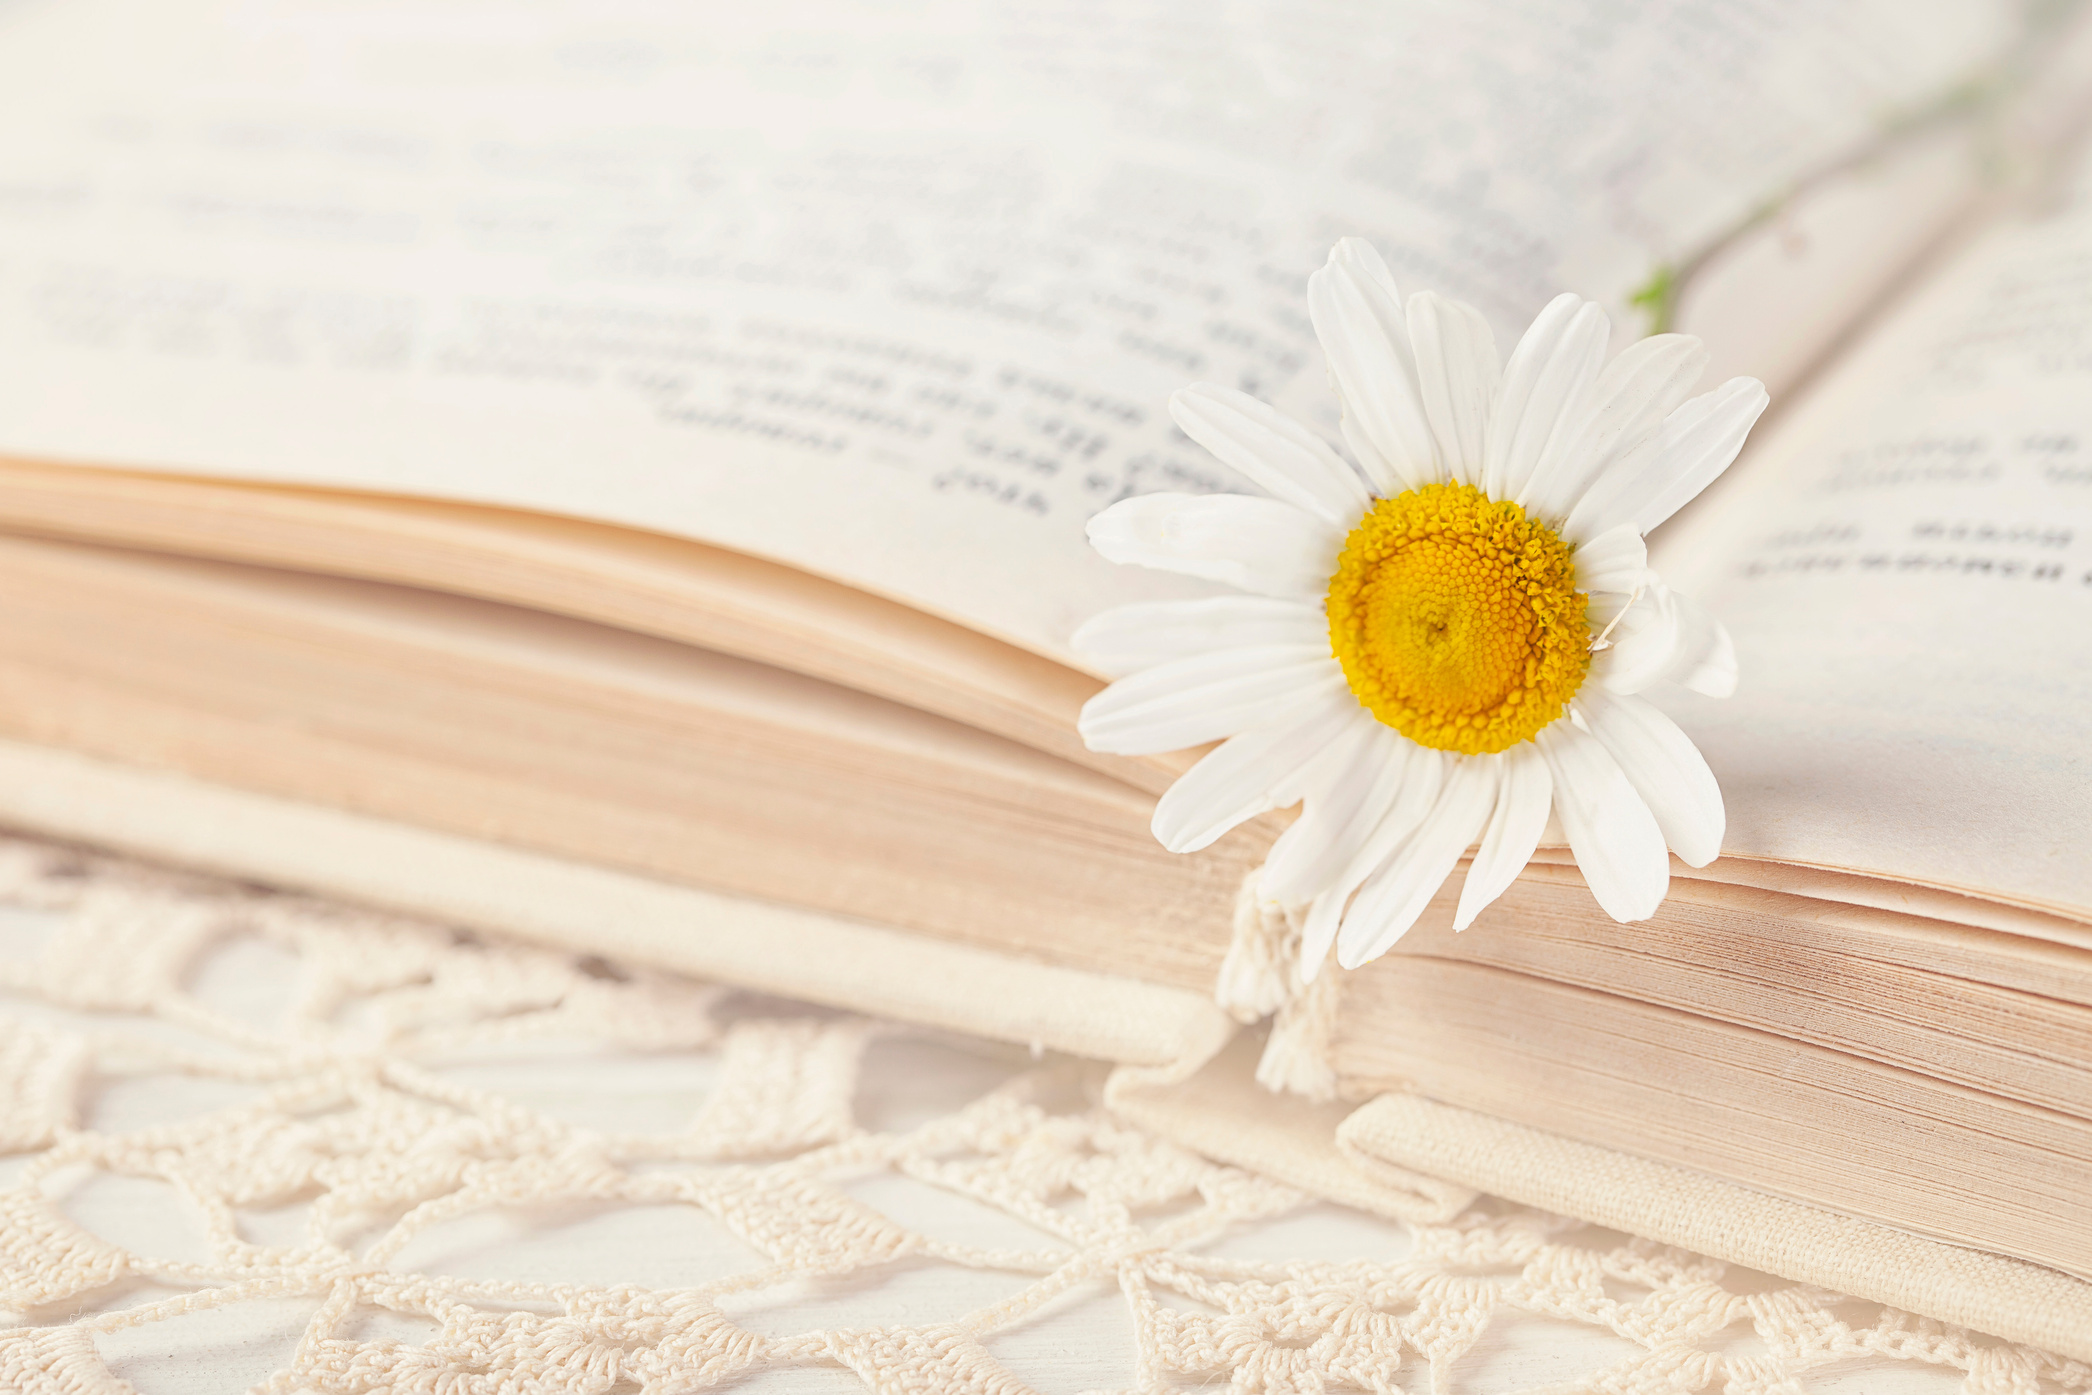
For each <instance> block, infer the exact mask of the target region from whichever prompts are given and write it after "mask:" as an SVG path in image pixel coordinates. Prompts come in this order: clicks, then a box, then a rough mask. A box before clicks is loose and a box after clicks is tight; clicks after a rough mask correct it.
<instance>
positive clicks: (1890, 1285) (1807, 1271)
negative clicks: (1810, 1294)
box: [1338, 1095, 2092, 1360]
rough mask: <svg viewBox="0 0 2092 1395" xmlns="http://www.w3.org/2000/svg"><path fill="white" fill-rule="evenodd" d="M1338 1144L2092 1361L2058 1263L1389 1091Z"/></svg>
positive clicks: (2089, 1308) (2077, 1287)
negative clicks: (1846, 1212) (1993, 1250)
mask: <svg viewBox="0 0 2092 1395" xmlns="http://www.w3.org/2000/svg"><path fill="white" fill-rule="evenodd" d="M1338 1137H1339V1140H1340V1142H1341V1143H1342V1144H1343V1146H1344V1147H1345V1148H1347V1149H1349V1150H1352V1151H1355V1152H1358V1153H1361V1154H1364V1155H1366V1156H1369V1157H1374V1158H1379V1159H1382V1160H1385V1161H1387V1162H1390V1163H1394V1164H1396V1165H1399V1166H1403V1167H1410V1168H1415V1169H1417V1170H1419V1171H1422V1172H1428V1173H1433V1174H1436V1175H1438V1176H1442V1177H1452V1178H1458V1179H1459V1180H1461V1181H1462V1182H1466V1183H1469V1184H1471V1185H1473V1186H1477V1187H1481V1188H1483V1189H1485V1190H1487V1191H1489V1192H1490V1193H1492V1194H1494V1195H1497V1196H1501V1197H1505V1198H1508V1199H1509V1200H1512V1201H1520V1202H1524V1203H1525V1204H1527V1205H1530V1206H1542V1207H1545V1208H1547V1209H1548V1210H1551V1211H1559V1212H1561V1213H1563V1214H1565V1215H1571V1216H1576V1217H1578V1218H1580V1219H1583V1220H1588V1221H1591V1222H1594V1223H1596V1224H1598V1225H1605V1226H1612V1227H1615V1228H1617V1229H1621V1230H1628V1231H1632V1232H1634V1233H1635V1234H1637V1235H1644V1236H1647V1237H1649V1238H1650V1239H1652V1240H1658V1241H1661V1242H1663V1243H1665V1244H1671V1245H1681V1246H1685V1247H1687V1248H1690V1249H1694V1250H1698V1251H1700V1252H1702V1253H1703V1254H1709V1255H1713V1256H1714V1257H1716V1258H1717V1259H1725V1260H1730V1261H1733V1262H1735V1263H1738V1264H1746V1265H1749V1266H1750V1267H1751V1268H1753V1269H1762V1270H1765V1271H1766V1272H1768V1273H1772V1274H1777V1275H1780V1276H1782V1277H1784V1278H1789V1279H1796V1280H1799V1281H1801V1282H1804V1283H1811V1284H1818V1285H1821V1286H1822V1287H1824V1288H1828V1289H1833V1290H1836V1291H1838V1292H1840V1293H1848V1294H1851V1295H1853V1296H1854V1297H1856V1298H1865V1299H1869V1300H1872V1301H1874V1302H1877V1303H1887V1304H1890V1305H1893V1306H1895V1307H1899V1308H1908V1309H1910V1310H1911V1311H1912V1312H1917V1313H1922V1314H1924V1315H1925V1316H1927V1317H1934V1318H1939V1319H1941V1320H1943V1321H1946V1322H1952V1323H1959V1324H1962V1325H1964V1326H1968V1327H1973V1328H1976V1329H1978V1330H1979V1331H1983V1332H1989V1333H1994V1334H1996V1335H1997V1336H2000V1337H2004V1338H2007V1339H2009V1340H2012V1341H2020V1342H2029V1343H2032V1344H2033V1345H2036V1346H2042V1347H2047V1348H2049V1349H2051V1350H2053V1351H2056V1352H2059V1353H2061V1354H2063V1355H2065V1356H2071V1357H2075V1358H2077V1359H2079V1360H2092V1284H2088V1283H2086V1282H2084V1281H2083V1280H2080V1279H2074V1278H2071V1277H2069V1276H2068V1275H2065V1274H2059V1273H2057V1272H2056V1271H2054V1270H2052V1269H2043V1268H2040V1267H2039V1266H2036V1265H2031V1264H2024V1263H2021V1262H2020V1261H2018V1260H2012V1259H2006V1258H2004V1257H2003V1256H2000V1255H1993V1254H1987V1253H1984V1252H1983V1251H1980V1250H1970V1249H1963V1248H1960V1247H1958V1246H1954V1245H1948V1244H1944V1243H1942V1242H1940V1241H1937V1240H1929V1239H1925V1238H1923V1237H1920V1236H1916V1235H1912V1234H1910V1233H1908V1232H1906V1231H1901V1230H1896V1229H1892V1228H1890V1227H1888V1226H1883V1225H1876V1224H1873V1223H1871V1222H1868V1221H1861V1220H1855V1219H1853V1218H1852V1217H1849V1216H1841V1215H1838V1214H1836V1213H1835V1212H1830V1211H1824V1210H1819V1209H1818V1208H1816V1207H1813V1206H1805V1205H1802V1204H1801V1203H1799V1202H1793V1201H1785V1200H1782V1199H1780V1198H1777V1197H1772V1196H1767V1195H1765V1194H1763V1193H1761V1192H1755V1191H1751V1190H1750V1189H1748V1188H1745V1187H1739V1186H1736V1185H1734V1184H1732V1183H1728V1182H1720V1181H1716V1180H1715V1179H1713V1178H1711V1177H1707V1176H1705V1175H1703V1174H1701V1173H1697V1172H1693V1171H1690V1170H1688V1169H1686V1168H1680V1167H1672V1166H1668V1165H1666V1164H1663V1163H1656V1162H1649V1161H1646V1160H1644V1159H1641V1158H1635V1157H1630V1156H1628V1155H1627V1154H1625V1153H1616V1152H1613V1151H1612V1150H1610V1149H1607V1148H1599V1147H1595V1146H1593V1145H1591V1144H1588V1143H1577V1142H1572V1141H1571V1140H1569V1139H1566V1138H1562V1137H1560V1136H1558V1135H1555V1134H1549V1133H1542V1132H1540V1131H1539V1130H1537V1129H1530V1128H1526V1127H1523V1126H1522V1125H1518V1124H1512V1123H1507V1122H1505V1121H1504V1120H1501V1119H1495V1118H1491V1117H1489V1116H1487V1115H1483V1114H1476V1113H1473V1112H1471V1111H1468V1110H1464V1109H1455V1108H1453V1107H1452V1106H1449V1105H1443V1104H1438V1103H1435V1102H1433V1101H1431V1100H1427V1099H1423V1098H1421V1097H1419V1096H1415V1095H1383V1096H1381V1097H1380V1098H1379V1099H1376V1100H1374V1101H1373V1102H1372V1103H1371V1104H1368V1105H1366V1106H1365V1107H1364V1108H1362V1109H1360V1110H1359V1111H1358V1112H1357V1113H1356V1114H1353V1115H1352V1116H1351V1117H1350V1118H1349V1119H1347V1120H1346V1121H1345V1122H1344V1125H1343V1128H1342V1129H1341V1131H1340V1132H1339V1135H1338Z"/></svg>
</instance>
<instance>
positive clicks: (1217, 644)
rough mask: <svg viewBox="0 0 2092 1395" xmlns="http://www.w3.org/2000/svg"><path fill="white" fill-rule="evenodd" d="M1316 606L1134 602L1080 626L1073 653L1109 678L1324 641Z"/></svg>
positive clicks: (1266, 599) (1240, 600) (1215, 599)
mask: <svg viewBox="0 0 2092 1395" xmlns="http://www.w3.org/2000/svg"><path fill="white" fill-rule="evenodd" d="M1328 636H1329V620H1328V617H1326V616H1325V615H1324V614H1323V613H1322V607H1320V606H1318V605H1313V604H1310V603H1308V602H1305V601H1282V600H1278V599H1276V598H1275V597H1271V596H1203V597H1200V598H1199V599H1197V600H1192V601H1138V602H1136V603H1134V604H1133V605H1122V606H1115V607H1113V608H1112V609H1110V610H1107V611H1102V612H1100V613H1098V614H1096V615H1093V616H1091V617H1090V618H1089V619H1088V620H1086V621H1084V622H1083V624H1082V627H1081V628H1080V629H1078V630H1076V631H1075V635H1074V638H1073V640H1072V641H1071V643H1072V644H1073V645H1074V647H1075V652H1076V653H1078V654H1080V655H1082V657H1083V658H1084V659H1086V660H1088V661H1089V662H1090V663H1091V664H1094V665H1095V666H1096V667H1097V668H1099V669H1102V670H1103V671H1104V672H1106V673H1108V674H1110V675H1111V676H1112V677H1114V678H1117V677H1121V676H1123V675H1125V674H1128V673H1138V672H1139V671H1140V670H1142V669H1144V668H1153V667H1154V666H1155V665H1156V664H1166V663H1168V662H1170V661H1171V660H1172V659H1184V658H1189V657H1190V656H1191V655H1193V654H1209V653H1211V652H1213V651H1214V650H1216V649H1239V648H1243V647H1246V646H1251V645H1265V644H1314V643H1316V642H1317V641H1324V642H1326V641H1327V639H1328Z"/></svg>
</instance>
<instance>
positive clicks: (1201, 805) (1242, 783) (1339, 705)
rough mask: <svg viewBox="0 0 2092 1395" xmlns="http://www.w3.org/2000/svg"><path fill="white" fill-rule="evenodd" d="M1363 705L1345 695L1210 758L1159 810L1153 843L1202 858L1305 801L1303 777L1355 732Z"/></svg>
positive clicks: (1327, 696) (1263, 725)
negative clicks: (1237, 832) (1218, 842)
mask: <svg viewBox="0 0 2092 1395" xmlns="http://www.w3.org/2000/svg"><path fill="white" fill-rule="evenodd" d="M1357 711H1358V703H1357V701H1356V700H1354V699H1353V698H1352V696H1351V694H1350V692H1349V691H1348V690H1346V691H1338V692H1325V693H1324V694H1322V696H1320V697H1319V698H1317V699H1316V700H1314V701H1312V702H1310V703H1308V704H1307V705H1306V706H1304V707H1298V708H1293V709H1291V710H1289V711H1288V712H1286V713H1285V715H1283V716H1280V717H1274V718H1272V719H1270V720H1269V721H1264V722H1259V723H1258V724H1257V725H1256V726H1253V727H1251V728H1250V729H1249V730H1247V731H1245V732H1243V733H1242V734H1241V735H1239V736H1233V737H1230V738H1229V739H1228V740H1226V741H1223V742H1222V743H1221V744H1220V745H1219V746H1217V747H1215V748H1214V749H1213V750H1211V751H1209V752H1207V754H1206V755H1205V757H1204V758H1203V759H1201V760H1200V761H1199V763H1198V764H1197V765H1194V766H1193V767H1191V769H1189V770H1187V771H1185V772H1184V773H1183V774H1182V775H1181V776H1179V777H1178V779H1177V782H1176V783H1175V784H1173V785H1171V786H1170V787H1169V789H1168V790H1167V791H1166V792H1165V793H1164V794H1163V796H1162V798H1161V799H1159V800H1157V801H1156V804H1155V819H1154V824H1153V827H1154V830H1155V840H1156V841H1157V842H1159V843H1161V844H1162V846H1164V847H1165V848H1168V849H1169V850H1170V851H1171V852H1173V853H1187V852H1197V851H1198V850H1199V849H1200V848H1203V847H1206V846H1208V845H1209V844H1211V843H1212V842H1213V841H1214V840H1215V839H1216V838H1218V837H1220V836H1221V835H1222V834H1223V833H1226V832H1227V831H1228V830H1229V829H1231V828H1233V827H1235V826H1236V825H1237V824H1239V823H1242V822H1243V821H1244V820H1245V819H1253V818H1255V817H1256V816H1257V815H1258V814H1262V813H1267V812H1269V811H1270V810H1273V809H1279V808H1283V807H1284V806H1286V805H1288V804H1291V803H1293V802H1294V801H1295V800H1297V799H1299V798H1300V794H1299V792H1298V788H1297V783H1296V781H1297V778H1298V776H1299V775H1300V773H1301V770H1302V768H1303V767H1304V766H1306V765H1307V764H1308V763H1309V762H1310V761H1312V760H1314V759H1315V757H1316V756H1318V755H1320V754H1321V753H1322V752H1323V751H1324V750H1326V749H1327V748H1328V747H1329V746H1330V745H1331V744H1332V743H1333V742H1336V741H1338V740H1340V739H1341V738H1342V737H1343V736H1344V734H1345V733H1346V732H1347V731H1348V730H1349V729H1350V722H1349V719H1350V717H1351V716H1352V714H1353V713H1356V712H1357Z"/></svg>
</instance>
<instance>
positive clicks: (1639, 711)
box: [1574, 687, 1727, 867]
mask: <svg viewBox="0 0 2092 1395" xmlns="http://www.w3.org/2000/svg"><path fill="white" fill-rule="evenodd" d="M1574 707H1575V710H1576V711H1578V712H1580V713H1582V714H1583V720H1584V724H1585V725H1586V726H1588V727H1589V728H1590V730H1591V735H1593V736H1595V737H1597V738H1598V740H1599V741H1600V742H1601V743H1602V744H1603V745H1604V746H1605V749H1606V750H1607V751H1609V752H1611V753H1612V757H1613V759H1614V760H1616V761H1618V762H1619V763H1620V769H1621V770H1623V771H1624V772H1626V775H1627V779H1628V782H1629V783H1630V784H1632V785H1633V786H1634V789H1635V793H1637V794H1639V795H1640V796H1641V797H1642V802H1643V803H1644V804H1647V805H1648V806H1649V812H1650V813H1651V814H1652V815H1654V816H1655V818H1656V826H1657V827H1658V828H1660V829H1662V830H1663V837H1664V841H1665V842H1667V843H1669V844H1670V845H1671V851H1672V852H1675V853H1677V854H1678V856H1680V857H1682V858H1684V859H1685V862H1686V865H1687V866H1689V867H1705V866H1706V865H1707V864H1708V863H1710V862H1712V861H1714V859H1715V858H1716V857H1718V856H1720V855H1721V850H1722V830H1723V828H1724V826H1725V825H1726V821H1727V816H1726V815H1725V813H1724V812H1723V809H1722V791H1721V786H1720V785H1719V784H1717V783H1716V782H1715V779H1714V772H1713V771H1712V770H1709V769H1708V768H1707V760H1706V757H1704V756H1702V755H1701V754H1700V750H1699V748H1698V747H1697V746H1695V745H1693V744H1692V738H1691V737H1689V736H1687V735H1686V734H1685V733H1684V732H1682V731H1680V730H1679V729H1678V724H1677V723H1676V722H1674V721H1672V720H1671V719H1670V718H1669V717H1666V716H1665V715H1664V714H1663V713H1661V712H1659V711H1657V710H1656V708H1654V707H1652V706H1651V705H1650V704H1649V703H1647V702H1645V701H1643V700H1642V699H1641V698H1637V697H1614V696H1612V695H1610V694H1608V693H1606V692H1605V691H1604V690H1603V689H1599V688H1595V687H1593V688H1587V689H1585V690H1584V691H1583V692H1582V693H1580V694H1578V695H1577V698H1576V702H1575V704H1574Z"/></svg>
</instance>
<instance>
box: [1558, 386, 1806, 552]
mask: <svg viewBox="0 0 2092 1395" xmlns="http://www.w3.org/2000/svg"><path fill="white" fill-rule="evenodd" d="M1770 400H1771V399H1770V398H1768V397H1767V396H1766V395H1765V385H1764V384H1763V383H1761V382H1759V381H1758V380H1757V379H1756V378H1731V379H1729V381H1728V382H1726V383H1723V384H1722V385H1721V386H1720V387H1718V388H1716V389H1715V390H1714V391H1712V392H1703V393H1701V394H1700V395H1699V396H1698V397H1695V398H1693V399H1692V400H1691V401H1690V402H1687V403H1686V404H1685V405H1684V406H1682V407H1680V408H1678V409H1677V410H1676V411H1674V412H1672V413H1671V414H1670V415H1669V416H1667V417H1665V418H1664V419H1663V426H1662V427H1661V428H1659V429H1658V431H1657V432H1656V434H1655V435H1654V436H1653V437H1651V438H1650V439H1649V440H1648V441H1646V442H1644V443H1643V445H1642V446H1641V447H1640V448H1639V449H1637V450H1635V451H1632V452H1630V453H1629V454H1628V455H1626V456H1624V457H1623V458H1621V459H1619V460H1616V461H1614V462H1613V464H1611V465H1609V466H1607V467H1606V468H1605V470H1604V471H1603V472H1601V473H1600V474H1599V476H1598V478H1597V479H1596V480H1595V481H1594V482H1593V483H1592V485H1591V487H1590V489H1589V490H1588V491H1587V492H1586V493H1585V494H1584V497H1583V498H1582V499H1581V500H1579V501H1578V502H1577V505H1576V507H1575V508H1574V509H1572V510H1570V513H1569V519H1568V521H1567V522H1566V523H1564V524H1563V525H1562V533H1563V536H1565V537H1567V538H1568V539H1569V540H1570V541H1571V542H1575V541H1578V540H1580V539H1583V538H1588V537H1595V536H1596V535H1598V534H1599V533H1602V532H1604V531H1605V530H1606V529H1608V528H1613V527H1617V526H1618V525H1619V524H1622V523H1632V524H1633V525H1634V526H1635V528H1636V529H1637V530H1638V531H1640V532H1641V533H1643V534H1645V535H1646V534H1647V533H1648V532H1649V531H1650V530H1651V529H1652V528H1654V527H1656V525H1657V524H1659V523H1661V522H1663V521H1664V520H1665V519H1667V518H1669V517H1670V516H1671V515H1672V514H1674V513H1676V512H1678V510H1679V509H1681V508H1683V507H1685V505H1686V504H1688V503H1690V502H1691V501H1692V500H1693V498H1695V497H1696V496H1697V495H1698V494H1699V492H1700V491H1701V490H1703V489H1705V488H1706V487H1707V486H1708V485H1710V484H1713V483H1714V481H1715V480H1716V478H1718V477H1719V476H1720V475H1721V472H1722V471H1724V470H1726V469H1728V468H1729V462H1730V461H1732V460H1734V459H1735V458H1736V453H1737V452H1738V451H1740V450H1742V449H1743V441H1744V437H1746V436H1748V435H1749V434H1750V430H1751V427H1752V425H1753V424H1755V423H1756V422H1757V420H1758V414H1759V413H1761V412H1763V411H1764V410H1765V404H1766V403H1767V402H1769V401H1770Z"/></svg>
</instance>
